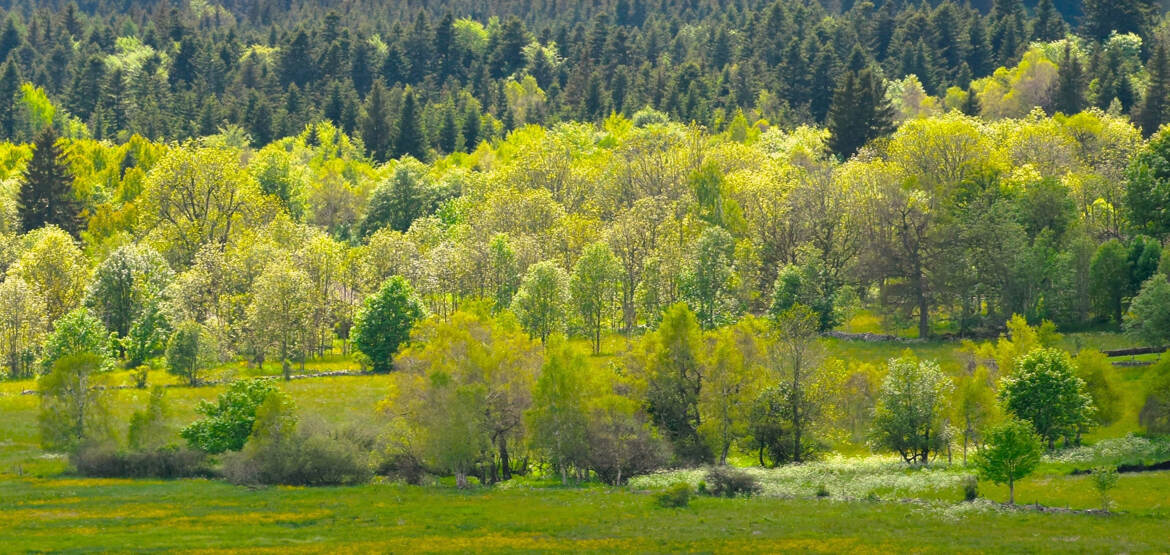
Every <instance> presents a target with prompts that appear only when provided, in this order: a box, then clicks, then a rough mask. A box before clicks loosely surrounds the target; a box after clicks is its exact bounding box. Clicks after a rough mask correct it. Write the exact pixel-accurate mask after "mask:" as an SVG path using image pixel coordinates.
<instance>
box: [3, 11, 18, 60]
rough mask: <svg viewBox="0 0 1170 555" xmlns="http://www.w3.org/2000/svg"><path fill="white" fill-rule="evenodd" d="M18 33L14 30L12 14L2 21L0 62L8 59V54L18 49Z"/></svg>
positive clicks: (14, 24)
mask: <svg viewBox="0 0 1170 555" xmlns="http://www.w3.org/2000/svg"><path fill="white" fill-rule="evenodd" d="M20 43H21V39H20V31H19V30H17V29H16V21H15V20H13V19H12V14H11V13H10V14H9V15H8V18H7V19H6V20H5V21H4V30H3V31H0V60H6V59H8V54H9V53H10V52H12V51H13V50H16V49H17V48H19V47H20Z"/></svg>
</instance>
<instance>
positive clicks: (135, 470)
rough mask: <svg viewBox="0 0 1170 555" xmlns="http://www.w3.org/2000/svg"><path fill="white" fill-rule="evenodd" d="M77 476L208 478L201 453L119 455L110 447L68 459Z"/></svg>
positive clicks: (172, 449)
mask: <svg viewBox="0 0 1170 555" xmlns="http://www.w3.org/2000/svg"><path fill="white" fill-rule="evenodd" d="M71 460H72V462H73V466H74V467H75V468H77V472H78V473H80V474H82V475H84V476H92V477H97V478H191V477H197V476H211V475H212V472H211V469H210V467H209V466H208V465H207V459H206V457H205V456H204V454H203V452H202V451H196V450H194V449H187V448H185V447H164V448H160V449H148V450H142V451H119V450H117V449H115V448H113V447H112V446H109V445H95V446H88V447H85V448H83V449H81V450H79V451H78V452H77V453H76V454H74V455H73V457H72V458H71Z"/></svg>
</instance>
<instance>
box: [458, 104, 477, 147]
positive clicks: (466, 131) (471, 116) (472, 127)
mask: <svg viewBox="0 0 1170 555" xmlns="http://www.w3.org/2000/svg"><path fill="white" fill-rule="evenodd" d="M462 132H463V148H464V150H466V151H468V152H471V151H473V150H475V147H477V146H479V140H480V136H479V134H480V121H479V112H478V111H476V110H475V109H474V108H472V107H471V106H468V107H467V110H466V111H465V112H464V113H463V131H462Z"/></svg>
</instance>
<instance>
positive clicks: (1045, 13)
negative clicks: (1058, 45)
mask: <svg viewBox="0 0 1170 555" xmlns="http://www.w3.org/2000/svg"><path fill="white" fill-rule="evenodd" d="M1067 32H1068V25H1066V24H1065V23H1064V18H1063V17H1062V16H1061V15H1060V12H1058V11H1056V6H1055V5H1054V4H1053V3H1052V0H1040V1H1039V2H1037V3H1036V19H1035V21H1033V23H1032V39H1033V40H1037V41H1042V42H1048V41H1054V40H1060V39H1062V38H1064V36H1065V34H1066V33H1067Z"/></svg>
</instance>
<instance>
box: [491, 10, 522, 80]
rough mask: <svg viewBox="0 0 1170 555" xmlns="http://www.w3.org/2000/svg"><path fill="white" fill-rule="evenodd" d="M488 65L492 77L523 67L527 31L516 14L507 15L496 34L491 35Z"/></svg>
mask: <svg viewBox="0 0 1170 555" xmlns="http://www.w3.org/2000/svg"><path fill="white" fill-rule="evenodd" d="M491 38H492V43H494V44H493V46H492V48H491V52H490V56H491V59H490V60H489V65H490V66H491V72H492V77H494V78H496V79H499V78H502V77H507V76H509V75H511V74H512V73H513V72H514V71H516V70H518V69H520V68H522V67H524V47H525V46H527V45H528V31H525V30H524V23H523V22H521V21H520V19H519V18H518V17H516V16H512V17H509V18H508V20H507V21H505V22H504V25H503V26H502V27H501V28H500V31H499V33H498V36H492V37H491Z"/></svg>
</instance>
